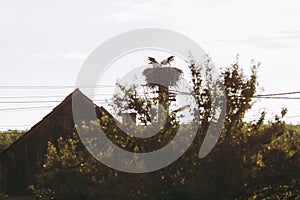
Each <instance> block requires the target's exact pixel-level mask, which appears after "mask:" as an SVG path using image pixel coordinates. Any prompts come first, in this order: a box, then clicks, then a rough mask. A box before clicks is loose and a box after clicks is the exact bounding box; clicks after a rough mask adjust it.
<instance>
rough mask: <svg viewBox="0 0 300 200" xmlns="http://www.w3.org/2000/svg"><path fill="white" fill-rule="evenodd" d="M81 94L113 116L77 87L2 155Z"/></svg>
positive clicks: (2, 152)
mask: <svg viewBox="0 0 300 200" xmlns="http://www.w3.org/2000/svg"><path fill="white" fill-rule="evenodd" d="M77 96H80V97H81V98H83V99H84V100H86V101H87V103H90V104H93V105H94V106H95V108H96V109H97V110H99V111H102V112H104V113H105V114H106V115H108V116H111V117H112V115H111V114H110V113H109V112H108V111H107V110H106V109H105V108H103V107H102V106H100V107H99V106H97V105H96V104H94V103H93V101H92V100H91V99H89V98H88V97H87V96H86V95H84V94H83V93H82V92H81V91H80V90H79V89H75V90H74V91H73V92H72V93H71V94H69V95H68V96H67V97H66V98H65V99H64V100H63V101H62V102H61V103H60V104H59V105H57V106H56V107H55V108H53V110H52V111H51V112H50V113H49V114H47V115H46V116H45V117H43V119H42V120H41V121H39V122H38V123H37V124H35V125H34V126H33V127H31V129H30V130H28V131H27V132H26V133H25V134H23V135H22V136H21V137H20V138H18V139H17V140H16V141H14V142H13V143H12V144H11V145H9V146H8V147H6V148H5V149H3V150H2V151H1V152H0V157H1V156H2V155H3V154H5V153H6V152H7V151H9V150H10V149H12V148H13V147H15V146H16V145H18V144H19V143H21V142H22V141H24V140H25V139H26V138H27V137H29V136H30V135H31V134H32V133H33V131H34V130H35V129H37V128H38V127H40V126H41V125H42V124H43V122H44V121H45V120H46V119H47V118H49V117H50V116H51V115H52V114H54V113H55V112H57V111H59V110H60V109H61V108H62V107H63V106H64V105H66V104H68V103H69V102H70V101H72V98H74V97H77Z"/></svg>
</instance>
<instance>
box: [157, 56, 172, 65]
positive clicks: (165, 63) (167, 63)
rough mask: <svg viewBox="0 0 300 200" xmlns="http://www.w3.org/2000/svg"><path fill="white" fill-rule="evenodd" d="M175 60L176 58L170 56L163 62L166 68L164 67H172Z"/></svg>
mask: <svg viewBox="0 0 300 200" xmlns="http://www.w3.org/2000/svg"><path fill="white" fill-rule="evenodd" d="M173 60H174V56H170V57H168V58H167V59H165V60H163V61H161V63H160V64H161V65H162V66H164V65H168V66H169V67H170V66H171V62H172V61H173Z"/></svg>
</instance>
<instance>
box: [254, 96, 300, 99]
mask: <svg viewBox="0 0 300 200" xmlns="http://www.w3.org/2000/svg"><path fill="white" fill-rule="evenodd" d="M254 98H258V99H300V97H275V96H255V97H254Z"/></svg>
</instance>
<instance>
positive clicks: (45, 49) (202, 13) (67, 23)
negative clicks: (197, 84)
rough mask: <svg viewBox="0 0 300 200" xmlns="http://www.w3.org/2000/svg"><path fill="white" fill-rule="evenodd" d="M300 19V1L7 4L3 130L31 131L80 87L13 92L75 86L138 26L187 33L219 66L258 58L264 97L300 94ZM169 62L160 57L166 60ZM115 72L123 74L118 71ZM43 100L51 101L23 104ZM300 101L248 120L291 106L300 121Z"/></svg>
mask: <svg viewBox="0 0 300 200" xmlns="http://www.w3.org/2000/svg"><path fill="white" fill-rule="evenodd" d="M299 19H300V2H299V1H297V0H287V1H276V0H273V1H269V0H264V1H259V0H251V1H250V0H240V1H238V0H226V1H225V0H197V1H196V0H185V1H171V0H168V1H167V0H147V1H142V0H114V1H83V0H73V1H68V0H65V1H57V0H52V1H37V0H27V1H21V0H19V1H17V0H10V1H5V0H3V1H0V102H1V103H0V130H5V129H8V128H12V129H14V128H17V129H29V128H30V127H31V126H33V125H34V124H35V123H37V122H38V121H40V120H41V119H42V118H43V117H44V116H45V115H46V114H47V113H49V112H50V111H51V110H52V109H53V108H54V107H55V106H56V105H58V104H59V102H60V101H62V100H63V99H64V97H65V96H67V95H68V94H69V93H71V92H72V91H73V89H74V88H67V89H45V88H42V89H41V88H40V89H34V90H33V89H32V88H31V89H28V88H27V89H24V88H22V89H20V88H19V87H17V88H11V87H10V86H62V85H63V86H74V85H75V81H76V78H77V76H78V73H79V70H80V68H81V66H82V64H83V63H84V61H85V60H86V58H87V57H88V55H89V54H90V53H91V52H92V51H93V50H94V49H95V48H96V47H97V46H99V45H100V44H102V43H103V42H104V41H106V40H108V39H110V38H111V37H112V36H115V35H118V34H120V33H123V32H126V31H130V30H134V29H139V28H163V29H169V30H172V31H176V32H178V33H181V34H184V35H185V36H187V37H189V38H191V39H192V40H194V41H195V42H197V43H198V44H199V45H200V46H201V47H202V48H203V49H204V50H205V51H206V52H207V53H208V54H209V55H210V57H211V58H212V60H213V62H214V64H215V66H216V67H217V68H224V67H227V66H229V65H230V64H232V63H233V62H234V61H235V59H236V55H237V54H239V62H240V65H241V66H242V67H243V69H244V71H245V73H246V74H249V73H250V70H249V68H250V66H251V60H252V59H254V60H256V61H257V62H261V65H260V67H259V70H258V82H259V84H260V85H259V89H258V93H259V94H268V93H280V92H293V91H300V86H299V83H300V80H299V73H300V66H299V65H300V56H299V52H300V21H299ZM153 54H155V53H153ZM155 55H156V54H155ZM164 56H165V54H161V55H160V54H159V53H157V57H158V58H159V59H162V58H164ZM127 60H128V59H127ZM142 60H143V59H142V58H140V59H139V62H132V65H131V67H133V66H138V65H143V64H146V63H147V60H146V57H145V59H144V60H145V63H142V62H143V61H142ZM128 63H129V61H127V64H128ZM179 63H180V62H179ZM112 67H115V69H113V68H112V69H111V70H112V72H113V73H114V72H115V73H114V74H115V75H116V76H117V75H118V73H116V72H118V71H120V70H119V68H118V65H117V64H116V65H115V66H112ZM119 67H120V65H119ZM121 68H122V70H121V71H122V72H124V73H125V74H126V72H128V71H130V69H131V68H130V67H129V66H127V65H124V64H123V65H122V66H121ZM120 76H121V74H120ZM115 78H118V77H115ZM119 78H120V77H119ZM111 80H113V79H111ZM112 84H114V83H112ZM7 86H9V87H7ZM105 92H107V91H105ZM24 96H27V98H26V99H25V98H24ZM28 96H30V97H31V98H28ZM32 96H52V98H50V99H49V98H36V97H35V98H33V97H32ZM290 96H291V95H290ZM299 96H300V95H299ZM11 97H13V98H11ZM107 97H108V96H105V95H103V96H100V97H99V99H100V100H101V101H103V99H105V98H107ZM293 97H296V95H294V96H293ZM37 100H38V101H42V100H45V101H47V102H46V103H43V102H39V103H37V102H35V103H28V102H27V103H22V102H23V101H37ZM20 101H21V102H20ZM49 101H51V102H49ZM101 101H100V102H99V103H100V104H101ZM299 103H300V100H282V99H281V100H269V99H268V100H259V101H258V102H256V103H255V104H254V107H253V109H252V110H251V112H249V113H248V114H247V119H249V120H251V119H257V118H258V116H259V112H261V111H266V112H267V119H268V120H269V119H270V120H271V119H273V118H274V115H275V114H278V113H280V110H281V108H282V107H287V108H288V110H289V111H288V114H287V115H286V118H285V119H286V121H287V122H290V123H299V122H300V105H299ZM30 107H35V108H30ZM11 108H12V109H11Z"/></svg>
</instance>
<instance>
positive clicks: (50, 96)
mask: <svg viewBox="0 0 300 200" xmlns="http://www.w3.org/2000/svg"><path fill="white" fill-rule="evenodd" d="M110 95H113V94H108V93H102V94H94V95H91V96H110ZM65 97H66V96H63V95H57V96H56V95H53V96H52V95H44V96H38V95H37V96H34V95H32V96H30V95H29V96H5V97H4V96H0V99H35V98H37V99H47V98H65Z"/></svg>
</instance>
